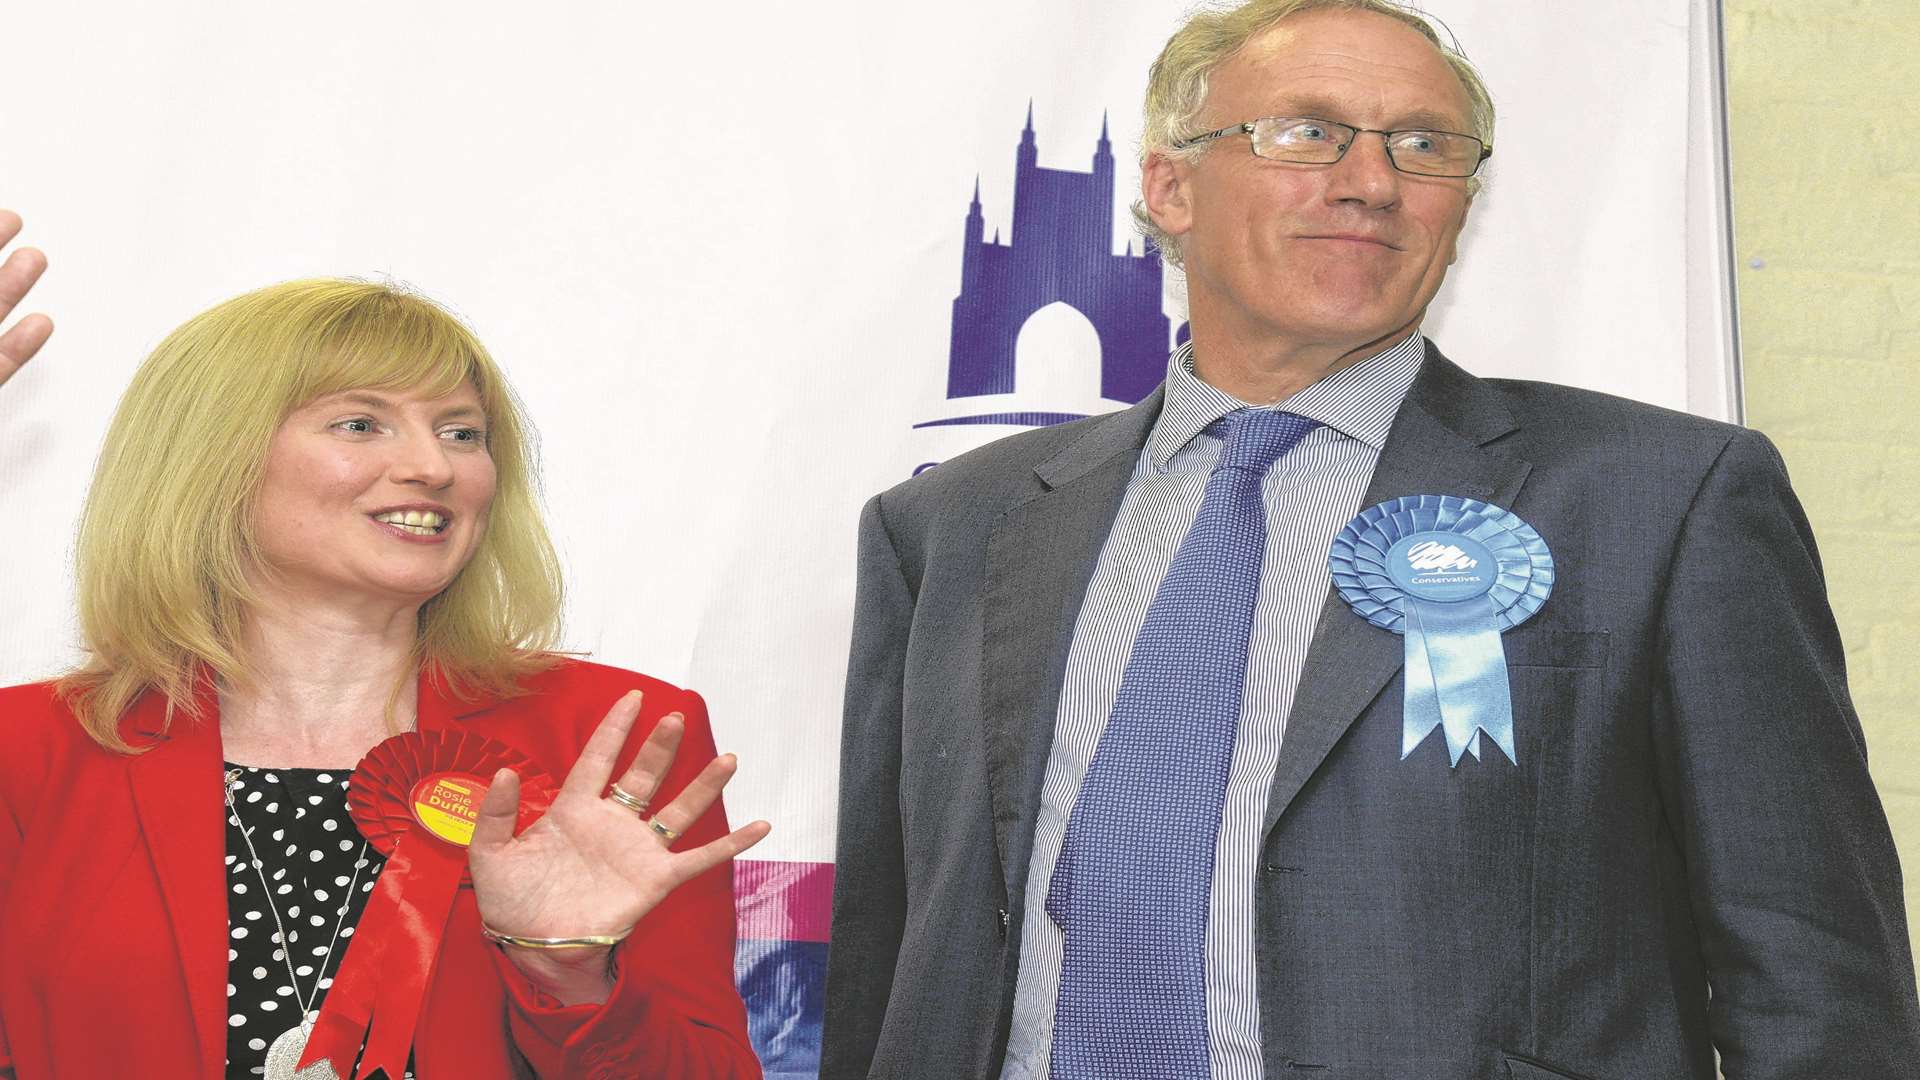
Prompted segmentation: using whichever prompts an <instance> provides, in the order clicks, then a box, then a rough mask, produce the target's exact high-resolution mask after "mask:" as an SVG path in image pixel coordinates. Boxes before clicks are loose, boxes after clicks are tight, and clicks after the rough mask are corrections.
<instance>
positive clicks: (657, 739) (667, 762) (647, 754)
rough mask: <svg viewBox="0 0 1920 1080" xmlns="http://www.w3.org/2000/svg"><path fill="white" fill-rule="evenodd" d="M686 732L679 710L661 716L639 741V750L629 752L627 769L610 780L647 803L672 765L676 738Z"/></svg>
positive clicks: (677, 745)
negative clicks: (630, 753) (630, 762)
mask: <svg viewBox="0 0 1920 1080" xmlns="http://www.w3.org/2000/svg"><path fill="white" fill-rule="evenodd" d="M686 731H687V718H686V717H684V716H681V715H680V714H679V713H677V712H676V713H668V714H667V715H665V716H663V717H661V718H660V722H659V723H658V724H655V725H654V728H653V730H652V731H651V732H649V733H648V734H647V741H646V742H643V743H641V744H640V752H639V753H637V754H635V755H633V764H631V765H629V766H627V771H626V772H623V773H621V774H620V779H618V780H616V781H614V783H616V784H619V785H620V790H621V791H624V792H626V793H627V794H629V795H637V796H639V797H640V798H642V799H646V800H647V801H649V802H651V801H652V800H653V795H654V792H656V791H659V790H660V781H661V780H663V779H665V778H666V775H667V770H668V769H671V768H673V758H674V755H675V754H678V753H679V752H680V737H681V736H682V735H684V734H686Z"/></svg>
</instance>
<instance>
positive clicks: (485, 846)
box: [467, 769, 520, 859]
mask: <svg viewBox="0 0 1920 1080" xmlns="http://www.w3.org/2000/svg"><path fill="white" fill-rule="evenodd" d="M519 820H520V774H518V773H516V772H514V771H513V770H512V769H501V770H500V771H499V772H497V773H494V774H493V783H491V784H489V785H488V786H487V795H486V797H485V798H483V799H481V800H480V818H479V820H477V821H475V822H474V823H473V843H471V844H469V845H468V846H467V857H468V858H481V859H484V858H486V857H487V856H489V855H492V854H493V853H494V852H496V851H499V850H500V849H501V848H503V847H506V846H507V845H508V844H509V843H511V842H512V841H513V826H514V823H515V822H517V821H519Z"/></svg>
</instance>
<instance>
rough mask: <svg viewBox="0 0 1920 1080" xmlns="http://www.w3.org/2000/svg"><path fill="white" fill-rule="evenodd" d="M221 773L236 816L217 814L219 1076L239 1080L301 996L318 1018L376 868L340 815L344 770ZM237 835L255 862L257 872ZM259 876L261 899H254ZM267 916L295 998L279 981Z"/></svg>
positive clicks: (262, 1056) (376, 858)
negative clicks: (220, 837)
mask: <svg viewBox="0 0 1920 1080" xmlns="http://www.w3.org/2000/svg"><path fill="white" fill-rule="evenodd" d="M226 771H227V775H228V776H229V777H231V778H232V779H231V785H232V793H233V804H234V807H235V809H236V810H237V811H238V813H237V814H234V813H230V814H228V815H227V1076H228V1077H229V1078H249V1077H256V1076H260V1075H262V1074H263V1073H264V1071H265V1062H266V1058H267V1048H268V1047H269V1046H271V1045H272V1044H273V1041H274V1039H276V1038H278V1037H279V1036H280V1035H281V1034H282V1033H284V1032H285V1031H286V1030H287V1029H288V1028H291V1027H293V1026H295V1025H296V1024H298V1023H299V1022H300V1005H299V1002H302V1001H306V1000H307V997H308V995H310V994H311V995H313V1000H312V1004H311V1008H313V1009H314V1010H315V1011H318V1010H319V1008H320V1003H321V1002H322V1001H324V1000H326V995H327V987H329V986H331V985H333V977H334V975H335V974H337V973H338V971H339V969H340V961H341V958H342V957H344V956H345V955H346V952H347V946H348V945H349V944H351V943H352V942H353V928H354V926H355V925H356V924H357V923H359V921H360V916H361V913H362V912H364V911H365V910H366V907H367V896H368V894H370V893H371V892H372V891H373V887H374V883H375V881H377V880H378V878H379V875H380V868H381V867H382V866H383V865H384V864H385V862H386V860H385V859H384V858H383V857H382V856H381V855H380V853H379V852H378V851H375V850H374V849H372V848H371V847H369V846H367V845H366V844H365V843H364V842H363V840H362V839H361V836H360V831H359V830H358V829H356V828H355V827H354V824H353V819H352V818H351V817H349V816H348V814H347V780H348V776H349V774H348V772H347V771H342V770H330V769H268V768H258V767H253V766H247V765H227V766H226ZM236 774H237V775H236ZM242 828H244V829H246V831H247V834H250V835H251V837H252V840H253V848H254V850H255V851H257V852H258V853H259V856H260V861H261V863H262V866H261V868H260V872H259V873H255V871H254V868H253V865H252V861H251V860H252V856H251V855H250V854H249V852H248V849H247V836H246V835H243V834H242V832H241V829H242ZM262 875H264V876H265V877H266V880H267V884H268V885H269V886H270V887H271V889H272V892H271V894H270V896H269V895H263V894H262V891H261V882H260V879H261V876H262ZM269 899H271V901H272V903H271V905H270V904H269V903H268V901H269ZM276 909H277V911H278V914H279V917H280V924H282V925H284V926H285V928H286V937H287V940H286V943H285V947H286V948H288V949H289V950H291V955H292V959H293V976H294V978H296V979H297V980H298V984H299V985H298V988H297V989H296V988H295V987H294V986H293V985H291V984H290V983H289V981H288V974H287V962H286V959H285V955H286V954H283V953H282V952H281V948H282V942H281V940H280V930H279V926H277V925H276V924H275V921H274V914H275V911H276ZM336 925H337V926H338V935H339V936H338V939H337V940H336V939H335V932H336V930H335V928H336ZM316 984H317V985H318V989H317V990H316V989H315V986H316ZM407 1076H408V1077H409V1078H411V1077H412V1076H413V1073H412V1071H411V1070H409V1071H408V1073H407Z"/></svg>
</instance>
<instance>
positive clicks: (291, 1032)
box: [266, 1013, 340, 1080]
mask: <svg viewBox="0 0 1920 1080" xmlns="http://www.w3.org/2000/svg"><path fill="white" fill-rule="evenodd" d="M312 1034H313V1014H311V1013H309V1014H308V1015H306V1016H303V1017H301V1018H300V1023H299V1024H297V1025H295V1026H294V1027H290V1028H288V1029H287V1030H285V1031H283V1032H281V1033H280V1037H279V1038H277V1039H275V1040H273V1045H272V1046H269V1047H267V1074H266V1075H267V1080H340V1074H339V1073H337V1072H334V1071H333V1063H332V1062H330V1061H328V1060H327V1059H326V1058H321V1059H320V1060H319V1061H316V1062H314V1063H313V1064H311V1065H309V1066H307V1067H306V1068H305V1069H300V1070H298V1071H296V1070H295V1068H294V1066H296V1065H298V1064H300V1056H301V1055H302V1054H305V1053H306V1052H307V1038H308V1037H309V1036H311V1035H312Z"/></svg>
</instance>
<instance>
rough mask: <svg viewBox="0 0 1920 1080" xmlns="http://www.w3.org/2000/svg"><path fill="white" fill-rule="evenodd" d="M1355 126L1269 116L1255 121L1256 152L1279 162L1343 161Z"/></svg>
mask: <svg viewBox="0 0 1920 1080" xmlns="http://www.w3.org/2000/svg"><path fill="white" fill-rule="evenodd" d="M1352 141H1353V129H1352V128H1350V127H1348V126H1346V125H1345V124H1332V123H1328V122H1327V121H1325V120H1297V119H1291V118H1287V117H1268V118H1266V119H1264V120H1256V121H1254V123H1253V152H1254V153H1256V154H1259V155H1260V156H1261V157H1264V158H1273V159H1274V160H1276V161H1298V162H1301V163H1304V164H1309V165H1326V164H1329V163H1332V162H1335V161H1339V160H1340V155H1341V154H1343V153H1345V152H1346V150H1347V144H1348V143H1350V142H1352Z"/></svg>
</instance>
